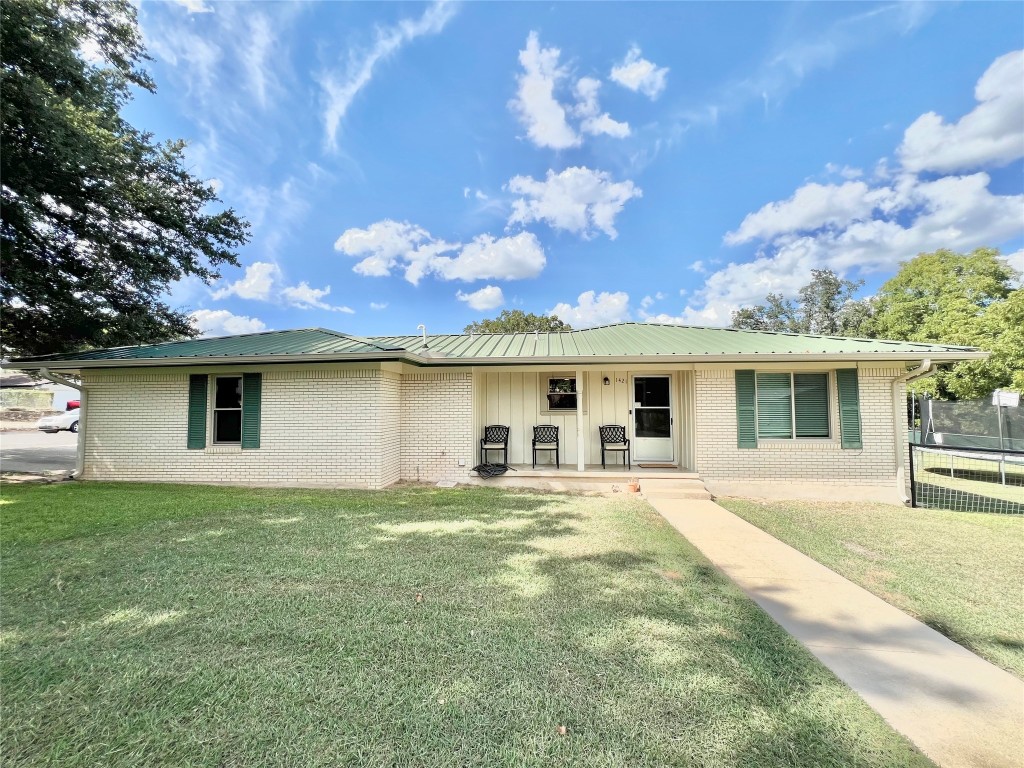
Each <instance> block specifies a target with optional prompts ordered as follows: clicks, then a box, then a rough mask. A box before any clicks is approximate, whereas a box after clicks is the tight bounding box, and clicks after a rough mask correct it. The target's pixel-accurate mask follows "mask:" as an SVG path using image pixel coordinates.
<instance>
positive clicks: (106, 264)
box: [0, 0, 248, 354]
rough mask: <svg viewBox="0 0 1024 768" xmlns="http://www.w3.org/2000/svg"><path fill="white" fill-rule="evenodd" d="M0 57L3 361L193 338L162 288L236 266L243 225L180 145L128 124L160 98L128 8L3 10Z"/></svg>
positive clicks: (63, 4)
mask: <svg viewBox="0 0 1024 768" xmlns="http://www.w3.org/2000/svg"><path fill="white" fill-rule="evenodd" d="M85 51H88V52H89V54H88V56H87V55H86V54H85V53H84V52H85ZM0 57H2V67H0V91H2V93H3V100H2V107H0V111H2V118H3V135H2V142H3V145H2V153H0V161H2V168H0V182H2V195H3V196H2V220H0V248H2V251H0V256H2V261H3V264H2V274H0V299H2V302H3V313H2V317H0V329H2V333H3V345H4V349H5V351H6V352H14V353H19V354H34V353H45V352H59V351H65V350H72V349H79V348H82V347H87V346H112V345H122V344H135V343H143V342H151V341H158V340H164V339H168V338H174V337H181V336H191V335H194V334H195V333H196V331H195V329H194V327H193V326H192V325H191V324H190V322H189V319H188V317H187V315H186V314H185V313H184V312H182V311H178V310H175V309H172V308H171V307H170V306H168V305H167V303H166V300H165V296H166V290H167V288H168V285H169V284H170V283H172V282H173V281H175V280H179V279H181V278H183V277H185V276H189V275H194V276H197V277H199V278H200V279H202V280H204V281H207V282H209V281H211V280H213V279H215V278H216V277H218V276H219V275H218V272H217V268H218V266H219V265H223V264H237V258H236V256H235V250H236V249H237V248H238V246H240V245H242V244H243V243H245V242H246V240H247V238H248V233H247V230H248V224H247V223H246V222H245V221H243V220H242V219H241V218H240V217H239V216H238V215H236V213H235V212H234V211H233V210H231V209H227V210H224V209H222V208H221V209H219V210H218V208H219V207H218V206H217V203H218V202H219V200H218V198H217V196H216V193H215V192H214V190H213V188H212V187H211V186H210V185H209V184H208V183H205V182H203V181H201V180H199V179H197V178H195V177H194V176H192V175H191V174H190V173H189V171H188V170H187V169H186V167H185V163H184V157H183V150H184V147H185V144H184V142H182V141H168V142H159V141H156V140H155V139H154V137H153V135H152V134H150V133H147V132H145V131H141V130H139V129H137V128H135V127H134V126H132V125H130V124H129V123H128V122H127V121H126V120H124V118H123V117H122V116H121V109H122V107H124V105H125V104H126V103H127V102H128V101H129V100H130V99H131V98H132V93H133V90H135V89H142V90H145V91H150V92H152V91H155V85H154V83H153V81H152V80H151V79H150V77H149V75H148V74H147V73H146V72H145V70H144V69H143V64H144V63H145V61H146V60H147V56H146V52H145V49H144V47H143V43H142V37H141V35H140V32H139V29H138V25H137V23H136V17H135V8H134V6H133V5H132V4H131V3H130V2H128V1H127V0H2V2H0Z"/></svg>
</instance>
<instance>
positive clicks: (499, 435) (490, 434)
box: [480, 424, 509, 466]
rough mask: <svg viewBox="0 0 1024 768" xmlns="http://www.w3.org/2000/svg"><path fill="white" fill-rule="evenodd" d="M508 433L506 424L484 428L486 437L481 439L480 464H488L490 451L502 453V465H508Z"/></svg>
mask: <svg viewBox="0 0 1024 768" xmlns="http://www.w3.org/2000/svg"><path fill="white" fill-rule="evenodd" d="M508 432H509V429H508V427H506V426H505V425H504V424H491V425H489V426H486V427H484V436H483V437H482V438H481V439H480V463H481V464H486V463H487V452H488V451H501V457H502V462H501V463H502V464H505V465H506V466H507V465H508Z"/></svg>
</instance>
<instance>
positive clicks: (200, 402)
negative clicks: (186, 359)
mask: <svg viewBox="0 0 1024 768" xmlns="http://www.w3.org/2000/svg"><path fill="white" fill-rule="evenodd" d="M208 390H209V381H208V378H207V376H206V375H205V374H202V373H194V374H192V375H191V376H189V377H188V447H189V448H205V447H206V397H207V392H208Z"/></svg>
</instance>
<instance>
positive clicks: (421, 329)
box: [416, 323, 427, 347]
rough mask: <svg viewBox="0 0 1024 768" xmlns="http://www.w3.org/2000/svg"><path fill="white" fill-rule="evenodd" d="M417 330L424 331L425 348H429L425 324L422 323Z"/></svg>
mask: <svg viewBox="0 0 1024 768" xmlns="http://www.w3.org/2000/svg"><path fill="white" fill-rule="evenodd" d="M416 330H417V331H423V346H424V347H425V346H427V326H425V325H424V324H423V323H420V324H419V325H417V326H416Z"/></svg>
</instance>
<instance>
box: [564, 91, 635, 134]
mask: <svg viewBox="0 0 1024 768" xmlns="http://www.w3.org/2000/svg"><path fill="white" fill-rule="evenodd" d="M600 90H601V81H600V80H596V79H595V78H593V77H581V78H580V79H579V80H577V81H576V98H577V99H579V101H578V103H577V104H576V108H575V110H574V111H575V113H576V115H577V116H578V117H579V118H580V130H581V131H583V132H584V133H589V134H591V135H593V136H599V135H601V134H605V135H608V136H612V137H613V138H616V139H624V138H626V137H627V136H629V134H630V130H629V123H623V122H619V121H618V120H614V119H613V118H612V116H611V115H609V114H608V113H607V112H601V104H600V102H599V101H598V92H599V91H600Z"/></svg>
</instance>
